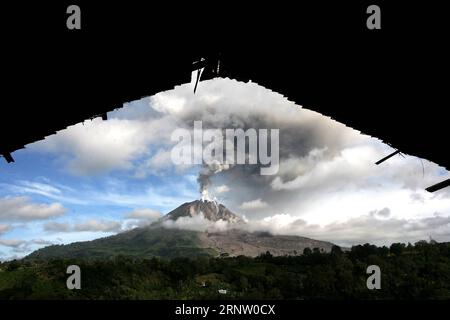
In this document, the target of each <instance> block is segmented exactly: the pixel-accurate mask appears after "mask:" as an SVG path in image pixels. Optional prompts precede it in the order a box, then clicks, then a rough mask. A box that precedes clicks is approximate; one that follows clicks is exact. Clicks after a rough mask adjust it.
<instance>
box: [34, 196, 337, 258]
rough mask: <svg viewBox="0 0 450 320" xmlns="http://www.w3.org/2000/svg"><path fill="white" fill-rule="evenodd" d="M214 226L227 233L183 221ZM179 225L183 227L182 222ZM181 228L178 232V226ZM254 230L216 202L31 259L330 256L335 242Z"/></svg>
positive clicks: (57, 247) (197, 204) (202, 202)
mask: <svg viewBox="0 0 450 320" xmlns="http://www.w3.org/2000/svg"><path fill="white" fill-rule="evenodd" d="M199 217H200V218H202V219H205V220H206V221H207V222H211V224H212V225H214V223H216V222H222V224H225V225H226V226H227V227H226V228H225V230H223V229H222V230H218V229H215V228H212V229H211V228H210V229H208V228H203V229H201V230H198V229H194V230H193V229H192V228H190V227H189V226H191V225H190V224H189V223H187V224H186V228H185V227H184V224H183V223H178V224H176V222H177V221H178V220H180V219H181V220H180V221H181V222H186V221H189V219H193V220H194V219H195V218H199ZM180 221H178V222H180ZM175 226H176V227H175ZM248 229H250V228H249V225H248V223H246V222H245V221H244V219H242V218H241V217H239V216H238V215H237V214H235V213H233V212H231V211H230V210H229V209H228V208H226V207H225V206H224V205H223V204H220V203H218V202H216V201H210V200H195V201H192V202H186V203H184V204H182V205H180V206H179V207H177V208H176V209H174V210H172V211H170V212H169V213H167V214H166V215H165V216H164V217H162V218H160V219H159V220H158V221H156V222H153V223H152V224H150V225H148V226H145V227H139V228H135V229H133V230H129V231H125V232H122V233H119V234H116V235H114V236H110V237H105V238H100V239H96V240H92V241H84V242H75V243H71V244H68V245H51V246H48V247H45V248H42V249H39V250H36V251H34V252H33V253H31V254H30V255H28V256H27V257H25V259H30V260H33V259H37V260H39V259H54V258H79V259H110V258H112V257H115V256H118V255H124V256H131V257H135V258H149V257H164V258H169V259H171V258H175V257H196V256H212V257H219V256H221V257H223V256H239V255H245V256H250V257H256V256H258V255H260V254H262V253H266V252H267V251H269V252H270V253H271V254H272V255H274V256H279V255H298V254H302V252H303V250H304V249H305V248H311V249H313V248H318V249H319V250H321V251H325V252H329V251H330V250H331V247H332V246H333V244H332V243H330V242H325V241H319V240H314V239H309V238H305V237H300V236H285V235H273V234H271V233H269V232H257V231H253V232H251V231H248Z"/></svg>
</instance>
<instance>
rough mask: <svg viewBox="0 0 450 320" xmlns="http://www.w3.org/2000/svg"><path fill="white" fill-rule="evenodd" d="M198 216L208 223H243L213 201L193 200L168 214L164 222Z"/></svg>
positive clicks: (221, 205)
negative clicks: (220, 221) (222, 221)
mask: <svg viewBox="0 0 450 320" xmlns="http://www.w3.org/2000/svg"><path fill="white" fill-rule="evenodd" d="M198 215H203V217H204V218H205V219H208V220H210V221H219V220H224V221H227V222H230V223H245V222H244V220H243V219H242V218H240V217H239V216H237V215H236V214H234V213H233V212H231V211H230V210H228V208H227V207H225V206H224V205H223V204H220V203H218V202H217V201H215V200H195V201H192V202H186V203H183V204H182V205H181V206H179V207H178V208H176V209H174V210H172V211H171V212H169V213H168V214H167V215H166V216H165V217H164V220H169V219H170V220H177V219H178V218H181V217H196V216H198Z"/></svg>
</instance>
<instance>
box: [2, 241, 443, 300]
mask: <svg viewBox="0 0 450 320" xmlns="http://www.w3.org/2000/svg"><path fill="white" fill-rule="evenodd" d="M72 264H76V265H79V266H80V268H81V290H68V289H67V288H66V280H67V277H68V275H67V274H66V268H67V266H69V265H72ZM369 265H378V266H379V267H380V269H381V289H380V290H369V289H368V288H367V286H366V280H367V277H368V275H367V274H366V269H367V266H369ZM219 289H226V290H227V294H226V295H224V294H219V293H218V290H219ZM0 299H450V245H449V244H448V243H442V244H436V243H434V244H428V243H426V242H420V243H418V244H416V245H415V246H407V247H405V245H402V244H393V245H392V246H391V247H390V248H386V247H382V248H378V247H376V246H373V245H368V244H366V245H364V246H355V247H352V248H351V250H350V251H348V252H342V251H341V250H340V249H339V248H338V247H333V249H332V251H331V253H323V252H320V250H313V251H311V250H310V249H305V252H304V254H303V255H299V256H280V257H273V256H272V255H270V254H264V255H261V256H259V257H257V258H250V257H244V256H239V257H233V258H210V257H206V256H204V257H197V258H191V259H190V258H175V259H172V260H165V259H159V258H152V259H131V258H127V257H123V256H119V257H116V258H115V259H112V260H103V259H102V260H97V261H92V260H84V259H83V260H78V259H58V260H49V261H44V260H40V261H37V260H36V261H32V260H22V261H11V262H7V263H3V264H0Z"/></svg>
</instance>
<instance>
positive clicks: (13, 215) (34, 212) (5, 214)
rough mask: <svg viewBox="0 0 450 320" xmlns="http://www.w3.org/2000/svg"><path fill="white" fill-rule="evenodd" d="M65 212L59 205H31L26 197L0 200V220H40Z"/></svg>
mask: <svg viewBox="0 0 450 320" xmlns="http://www.w3.org/2000/svg"><path fill="white" fill-rule="evenodd" d="M65 212H66V209H65V208H64V207H63V206H62V205H61V204H60V203H51V204H45V203H33V202H31V201H30V199H29V198H27V197H4V198H0V220H9V221H15V220H28V221H31V220H42V219H49V218H52V217H57V216H60V215H62V214H64V213H65Z"/></svg>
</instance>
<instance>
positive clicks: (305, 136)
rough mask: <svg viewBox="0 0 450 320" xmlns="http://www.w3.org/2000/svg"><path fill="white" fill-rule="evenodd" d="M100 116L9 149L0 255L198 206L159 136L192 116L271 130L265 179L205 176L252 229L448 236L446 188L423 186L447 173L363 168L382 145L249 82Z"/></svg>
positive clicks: (345, 237) (415, 163) (192, 172)
mask: <svg viewBox="0 0 450 320" xmlns="http://www.w3.org/2000/svg"><path fill="white" fill-rule="evenodd" d="M112 109H113V108H112ZM274 110H276V112H274ZM108 118H109V120H108V121H102V120H101V119H99V118H96V119H94V120H92V121H91V120H88V121H85V122H84V123H83V124H76V125H74V126H71V127H69V128H67V129H65V130H62V131H60V132H58V133H57V134H55V135H52V136H50V137H47V138H46V139H45V140H43V141H38V142H36V143H33V144H30V145H28V146H26V148H25V149H22V150H19V151H16V152H14V154H13V157H14V159H15V161H16V162H15V163H11V164H7V163H6V161H0V259H10V258H14V257H21V256H23V255H25V254H27V253H30V252H31V251H33V250H34V249H36V248H39V247H42V246H46V245H49V244H52V243H70V242H73V241H82V240H89V239H94V238H98V237H103V236H106V235H111V234H114V233H117V232H121V231H124V230H128V229H130V228H133V227H135V226H140V225H143V224H145V223H149V222H151V221H153V220H154V219H157V218H158V217H160V216H161V215H162V214H165V213H167V212H169V211H170V210H172V209H174V208H175V207H177V206H178V205H180V204H182V203H184V202H187V201H192V200H194V199H198V198H199V197H200V195H199V186H198V183H197V176H198V174H199V170H200V169H201V167H200V165H188V166H176V165H174V164H173V163H172V161H171V158H170V152H171V150H172V148H173V144H174V143H173V141H171V140H170V135H171V133H172V132H173V131H174V130H175V129H177V128H180V127H181V128H188V129H191V128H192V125H193V121H194V120H202V121H203V122H204V123H205V124H207V125H208V126H209V127H212V128H221V129H223V128H240V127H242V128H277V129H279V130H280V170H279V172H278V173H277V174H276V175H274V176H266V177H263V176H260V175H258V174H255V170H253V169H252V167H251V166H249V165H243V166H234V167H231V168H230V169H227V170H224V171H222V172H220V173H217V174H215V175H213V176H212V177H211V179H212V184H211V186H210V189H211V190H210V193H211V195H212V196H214V197H216V198H217V199H218V200H219V201H221V202H223V203H224V204H225V205H226V206H227V207H229V208H230V209H231V210H233V211H234V212H236V213H238V214H240V215H243V216H245V217H246V218H247V219H249V221H250V223H251V225H252V226H253V227H254V228H261V229H266V230H269V231H271V232H274V233H283V234H297V235H303V236H310V237H313V238H317V239H323V240H329V241H333V242H335V243H338V244H341V245H351V244H356V243H363V242H372V243H375V244H379V245H380V244H389V243H391V242H395V241H404V242H406V241H418V240H420V239H423V238H427V237H428V236H430V235H431V236H433V237H434V238H436V239H437V240H441V241H450V232H449V230H450V192H449V191H448V190H443V191H441V192H437V193H436V194H429V193H427V192H426V191H424V189H425V187H427V186H429V185H431V184H433V183H436V182H439V181H442V180H443V179H445V178H448V177H449V172H447V171H446V170H445V169H443V168H442V167H439V166H438V165H436V164H434V163H432V162H429V161H427V160H423V161H421V160H420V159H418V158H416V157H414V156H413V155H408V156H406V158H402V157H400V156H398V157H394V158H392V159H390V160H389V161H387V162H386V163H384V164H383V165H382V166H375V165H374V162H375V161H376V160H379V159H380V158H382V157H383V156H385V155H387V154H389V153H390V152H391V151H392V150H393V149H392V148H391V147H389V146H387V145H385V144H383V143H382V142H381V141H379V140H378V139H376V138H372V137H368V136H365V135H363V134H360V133H359V132H358V131H355V130H353V129H351V128H348V127H346V126H345V125H343V124H340V123H337V122H335V121H333V120H331V119H329V118H328V117H326V116H322V115H320V114H318V113H315V112H312V111H309V110H306V109H303V108H301V107H300V106H296V105H294V104H293V103H292V102H289V101H287V100H286V99H285V98H284V97H282V96H281V95H279V94H277V93H274V92H272V91H269V90H267V89H265V88H263V87H260V86H258V85H257V84H254V83H247V84H244V83H239V82H236V81H232V80H225V79H221V80H211V81H205V82H202V83H200V85H199V88H198V90H197V93H196V94H195V95H194V94H193V93H192V88H191V85H190V84H186V85H183V86H179V87H177V88H175V89H174V90H171V91H167V92H163V93H160V94H157V95H155V96H153V97H148V98H143V99H140V100H137V101H134V102H130V103H126V104H124V106H123V108H119V109H116V110H114V111H112V112H110V113H109V114H108ZM0 160H3V159H0ZM422 163H423V168H422ZM380 230H383V231H382V232H381V231H380Z"/></svg>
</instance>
